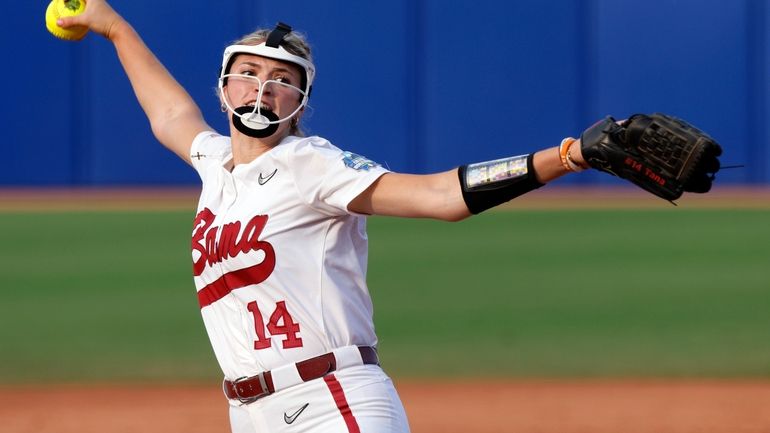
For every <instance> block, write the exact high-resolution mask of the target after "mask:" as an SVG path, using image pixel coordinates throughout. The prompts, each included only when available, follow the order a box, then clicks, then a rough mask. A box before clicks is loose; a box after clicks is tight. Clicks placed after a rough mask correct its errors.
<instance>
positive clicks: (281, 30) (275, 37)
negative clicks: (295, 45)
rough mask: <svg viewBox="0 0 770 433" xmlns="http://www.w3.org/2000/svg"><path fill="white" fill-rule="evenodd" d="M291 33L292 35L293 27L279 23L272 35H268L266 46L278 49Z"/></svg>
mask: <svg viewBox="0 0 770 433" xmlns="http://www.w3.org/2000/svg"><path fill="white" fill-rule="evenodd" d="M289 33H291V26H290V25H288V24H284V23H282V22H278V24H276V25H275V28H274V29H273V30H272V31H271V32H270V34H269V35H267V41H265V45H266V46H268V47H272V48H278V46H279V45H281V42H283V38H285V37H286V35H288V34H289Z"/></svg>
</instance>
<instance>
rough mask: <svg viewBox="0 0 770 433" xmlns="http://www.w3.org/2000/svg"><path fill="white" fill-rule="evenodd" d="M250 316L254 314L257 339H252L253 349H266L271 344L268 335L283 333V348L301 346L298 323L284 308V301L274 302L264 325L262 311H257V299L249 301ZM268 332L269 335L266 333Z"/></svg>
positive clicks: (271, 341)
mask: <svg viewBox="0 0 770 433" xmlns="http://www.w3.org/2000/svg"><path fill="white" fill-rule="evenodd" d="M247 308H248V309H249V311H250V312H251V314H252V316H254V331H255V332H256V334H257V339H256V340H254V350H260V349H267V348H268V347H270V346H271V345H272V344H273V340H272V339H271V338H270V336H276V335H284V336H286V338H285V339H284V340H283V348H284V349H291V348H294V347H302V338H300V337H299V335H298V334H299V323H296V322H295V321H294V319H293V318H292V317H291V314H289V310H287V309H286V301H279V302H278V303H276V304H275V311H273V314H271V315H270V320H269V321H268V322H267V326H265V321H264V319H263V317H262V312H261V311H259V306H258V305H257V301H254V302H250V303H249V305H248V306H247ZM267 332H270V336H268V335H267Z"/></svg>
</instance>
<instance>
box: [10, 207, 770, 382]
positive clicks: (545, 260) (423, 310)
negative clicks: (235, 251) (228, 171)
mask: <svg viewBox="0 0 770 433" xmlns="http://www.w3.org/2000/svg"><path fill="white" fill-rule="evenodd" d="M191 220H192V215H191V214H190V213H189V212H131V213H120V212H89V213H68V212H62V213H54V214H44V213H27V214H19V213H9V214H0V293H1V294H2V301H0V383H3V382H5V383H8V382H34V381H39V380H47V379H55V380H58V381H77V380H148V379H152V380H168V381H178V380H201V379H205V380H209V379H215V378H217V377H219V373H218V368H217V366H216V362H215V361H214V357H213V354H212V352H211V349H210V346H209V344H208V341H207V338H206V333H205V330H204V328H203V324H202V321H201V319H200V313H199V310H198V307H197V302H196V298H195V295H194V286H193V283H192V276H191V273H190V268H191V265H190V255H189V254H190V253H189V235H190V230H191ZM768 222H770V211H767V210H741V211H726V210H686V209H670V210H644V211H620V210H618V211H610V210H601V211H587V210H584V211H531V210H525V211H516V212H490V213H487V214H482V215H480V216H477V217H474V218H471V219H469V220H466V221H463V222H461V223H456V224H450V223H443V222H435V221H423V220H404V219H393V218H380V217H374V218H370V219H369V235H370V236H369V237H370V256H369V258H370V265H369V286H370V291H371V293H372V297H373V298H374V305H375V323H376V326H377V332H378V335H379V337H380V348H381V355H382V357H383V361H384V366H385V368H386V370H387V371H388V372H389V373H391V374H393V375H394V376H447V375H463V376H479V375H484V376H498V375H507V376H520V377H533V376H537V377H618V376H634V377H653V376H654V377H663V376H666V377H694V376H709V377H770V344H768V342H769V341H770V314H769V313H768V312H770V270H768V265H770V228H768V224H767V223H768Z"/></svg>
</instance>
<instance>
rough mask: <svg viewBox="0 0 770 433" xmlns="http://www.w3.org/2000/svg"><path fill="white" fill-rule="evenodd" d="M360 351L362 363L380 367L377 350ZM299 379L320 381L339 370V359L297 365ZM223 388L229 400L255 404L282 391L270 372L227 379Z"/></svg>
mask: <svg viewBox="0 0 770 433" xmlns="http://www.w3.org/2000/svg"><path fill="white" fill-rule="evenodd" d="M358 351H359V352H360V353H361V361H363V363H364V364H370V365H379V364H380V361H379V358H378V357H377V350H376V349H375V348H373V347H369V346H362V347H361V346H360V347H359V348H358ZM295 366H296V367H297V372H298V373H299V377H300V378H302V381H303V382H308V381H311V380H313V379H318V378H321V377H324V376H326V375H327V374H329V373H331V372H332V371H335V370H337V358H336V357H335V356H334V353H332V352H329V353H325V354H323V355H320V356H316V357H314V358H310V359H306V360H304V361H300V362H297V363H296V364H295ZM222 388H223V390H224V392H225V395H226V396H227V398H229V399H231V400H238V401H240V402H241V403H253V402H255V401H257V400H259V399H260V398H262V397H266V396H268V395H270V394H273V393H275V392H276V391H280V390H281V389H283V388H281V387H280V386H279V387H278V389H276V386H275V384H273V375H272V373H271V372H269V371H265V372H263V373H259V374H258V375H256V376H251V377H242V378H240V379H236V380H234V381H230V380H227V379H225V381H224V383H223V384H222Z"/></svg>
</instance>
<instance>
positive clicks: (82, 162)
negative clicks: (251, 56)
mask: <svg viewBox="0 0 770 433" xmlns="http://www.w3.org/2000/svg"><path fill="white" fill-rule="evenodd" d="M768 3H769V2H768V1H767V0H732V1H725V0H649V1H645V2H644V3H643V5H642V4H641V3H640V2H639V1H635V0H515V1H503V0H476V1H467V0H420V1H414V0H391V1H387V2H381V1H379V2H372V1H339V0H337V1H323V2H319V1H308V0H297V1H286V2H279V1H265V0H228V1H224V2H215V3H212V2H206V1H200V0H192V1H189V2H185V3H184V4H183V5H181V4H180V3H178V2H174V1H170V0H157V1H153V2H144V1H139V2H137V1H128V0H115V1H114V2H112V4H113V5H114V7H115V8H116V9H117V10H118V11H119V12H120V13H121V14H123V15H124V16H125V17H126V18H127V19H128V20H129V21H130V22H131V23H132V24H133V25H134V27H135V28H136V29H137V30H138V31H139V33H140V34H141V35H142V36H143V37H144V38H145V40H146V42H147V44H148V45H149V46H150V47H151V48H152V49H153V50H154V51H155V52H156V54H157V55H158V57H159V58H160V60H161V61H162V62H163V63H164V64H165V65H166V66H167V67H168V69H169V70H170V71H171V72H172V74H173V75H175V76H176V78H177V79H178V80H179V81H180V82H181V83H182V84H183V85H184V86H185V87H186V88H187V89H188V91H189V92H190V93H191V94H192V96H193V97H194V98H195V100H196V101H198V103H199V105H200V106H201V108H202V109H203V111H204V114H205V117H206V118H207V120H208V121H209V123H210V124H211V125H213V126H215V127H216V128H217V129H218V130H219V131H220V132H222V133H227V132H228V131H227V123H226V118H225V116H224V115H223V114H222V113H221V112H219V104H218V101H217V99H216V97H215V93H214V88H215V87H216V77H217V71H218V68H219V66H220V63H221V55H222V51H223V48H224V47H225V46H226V45H228V44H229V43H230V42H232V41H234V40H235V39H237V38H239V37H240V36H242V35H243V34H246V33H248V32H250V31H252V30H254V29H255V28H257V27H270V28H272V27H273V26H274V25H275V23H276V22H277V21H284V22H286V23H289V24H290V25H292V26H293V27H294V28H295V29H296V30H299V31H302V32H305V33H306V34H307V35H308V36H309V39H310V41H311V43H312V44H313V48H314V55H315V63H316V65H317V67H318V78H317V81H316V83H315V86H314V91H313V95H312V98H311V102H310V105H311V108H310V110H309V112H308V113H307V114H308V115H306V116H305V126H306V129H307V131H308V132H309V133H310V134H316V135H321V136H324V137H326V138H328V139H330V140H331V141H332V142H333V143H335V144H336V145H337V146H339V147H341V148H343V149H347V150H352V151H355V152H357V153H360V154H363V155H366V156H368V157H370V158H372V159H375V160H377V161H378V162H381V163H383V164H387V166H389V167H390V168H391V169H393V170H396V171H408V172H418V173H423V172H431V171H438V170H446V169H449V168H451V167H453V166H457V165H459V164H461V163H467V162H472V161H479V160H487V159H491V158H496V157H502V156H508V155H512V154H519V153H525V152H530V151H533V150H536V149H540V148H542V147H545V146H552V145H555V144H558V142H559V141H560V140H561V139H562V138H563V137H564V136H567V135H577V134H579V133H580V132H581V131H583V130H584V129H585V128H586V127H588V126H589V125H591V124H593V123H594V122H595V121H596V120H598V119H600V118H602V117H603V116H606V115H612V116H614V117H616V118H625V117H627V116H629V115H631V114H633V113H636V112H653V111H663V112H668V113H671V114H674V115H677V116H680V117H682V118H685V119H687V120H689V121H690V122H691V123H693V124H695V125H696V126H698V127H700V128H701V129H703V130H705V131H707V132H708V133H710V134H711V135H712V136H713V137H714V138H715V139H717V140H718V141H719V142H720V143H721V144H722V145H723V146H724V147H725V156H724V158H723V164H745V165H746V167H745V168H743V169H737V170H731V171H725V172H723V173H720V176H719V178H720V184H721V185H724V184H730V183H741V184H744V183H749V184H765V183H767V182H768V180H770V178H769V176H770V175H769V174H768V173H769V172H770V152H769V151H768V130H767V127H766V122H765V120H766V119H765V118H766V114H767V105H768V100H769V99H768V98H769V97H770V93H769V91H768V85H767V73H768V61H769V59H768V55H767V49H768V41H769V39H768V38H770V35H769V34H768V32H767V22H768V17H769V16H770V15H768V14H770V7H769V5H768ZM45 4H46V2H44V1H26V2H23V3H22V4H19V5H18V6H17V7H15V9H14V11H13V12H12V15H11V18H12V19H10V20H9V22H8V23H7V24H6V25H4V26H3V30H2V32H3V37H2V38H0V49H1V50H2V53H3V54H4V57H5V59H6V60H5V67H4V68H2V70H0V75H2V78H3V80H2V82H4V83H6V86H5V91H4V94H5V98H4V99H5V103H4V104H3V105H2V108H0V109H1V110H2V119H3V126H4V128H3V129H4V136H3V139H2V142H3V154H4V158H5V161H6V164H5V169H4V170H2V171H0V185H6V186H27V185H31V186H55V185H65V186H114V185H118V186H123V185H166V186H168V185H197V183H198V180H197V176H196V175H195V173H194V172H193V171H192V170H190V169H188V167H187V166H186V165H185V164H184V163H182V162H181V161H178V160H177V158H176V157H175V156H173V155H172V154H171V153H170V152H167V151H166V150H165V149H163V148H162V147H161V146H159V145H157V142H156V141H155V139H154V138H153V136H152V135H151V131H150V128H149V125H148V123H147V121H146V120H145V118H144V115H143V113H142V112H141V109H140V108H139V105H138V103H137V102H136V100H135V98H134V96H133V93H132V91H131V88H130V85H129V83H128V81H127V79H126V77H125V75H124V73H123V71H122V69H121V67H120V65H119V62H118V60H117V58H116V55H115V53H114V49H113V47H112V46H111V44H109V43H108V42H107V41H105V40H104V39H102V38H100V37H98V36H96V35H89V36H87V37H86V39H85V40H83V41H82V42H80V43H73V42H64V41H60V40H56V39H55V38H53V37H52V36H51V35H50V34H48V32H47V31H46V29H45V25H44V17H43V15H44V11H45ZM33 167H34V169H33ZM613 182H615V180H613V179H611V178H610V177H608V176H604V175H601V174H599V173H589V174H585V175H581V176H571V177H569V179H564V180H561V181H560V183H562V184H573V183H576V184H606V183H613Z"/></svg>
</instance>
